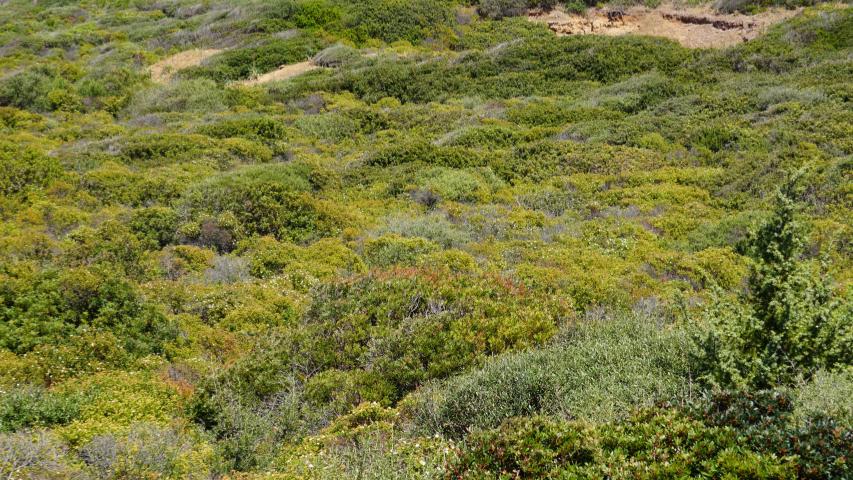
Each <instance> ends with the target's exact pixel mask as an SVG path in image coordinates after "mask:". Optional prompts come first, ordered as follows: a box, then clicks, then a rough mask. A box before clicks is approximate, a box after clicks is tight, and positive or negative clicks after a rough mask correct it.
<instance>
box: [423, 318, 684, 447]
mask: <svg viewBox="0 0 853 480" xmlns="http://www.w3.org/2000/svg"><path fill="white" fill-rule="evenodd" d="M624 315H625V318H622V319H620V318H618V317H616V318H614V317H608V318H606V319H605V320H602V321H601V322H595V321H593V322H589V323H586V324H581V325H578V326H576V327H571V328H569V329H568V330H566V331H565V332H564V333H563V334H561V335H560V336H559V337H558V339H557V340H556V341H555V343H554V344H553V345H550V346H548V347H546V348H543V349H539V350H532V351H529V352H523V353H515V354H509V355H504V356H500V357H497V358H494V359H491V360H490V361H489V362H487V363H486V365H485V366H484V367H483V368H482V369H479V370H473V371H471V372H468V373H465V374H463V375H460V376H458V377H454V378H451V379H450V380H448V381H446V382H444V383H437V384H433V385H431V386H430V387H429V388H428V389H423V390H422V391H420V392H418V393H416V394H415V395H414V397H413V398H411V399H410V400H409V401H410V402H411V403H410V407H411V408H412V414H413V416H414V417H413V418H414V420H415V422H416V423H418V424H420V425H421V426H422V427H424V428H426V431H427V432H442V433H444V434H448V435H452V436H454V437H458V436H462V435H463V434H465V433H466V432H467V431H469V430H471V429H476V428H491V427H496V426H498V425H500V423H501V422H503V421H504V420H505V419H507V418H510V417H515V416H523V415H535V414H539V413H546V414H552V415H558V416H561V417H563V418H579V419H585V420H599V421H602V420H603V421H606V420H612V419H617V418H620V417H622V416H624V415H625V414H626V413H627V412H629V411H631V409H633V408H636V407H639V406H650V405H654V404H655V403H656V402H659V401H666V400H670V399H684V398H687V397H689V396H690V380H691V368H690V364H689V361H688V353H689V352H690V343H689V341H688V337H687V335H686V334H685V333H684V332H683V331H680V330H678V329H674V327H672V326H663V327H661V326H659V325H658V320H657V319H655V318H649V317H643V316H637V315H633V314H624Z"/></svg>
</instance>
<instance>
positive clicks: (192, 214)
mask: <svg viewBox="0 0 853 480" xmlns="http://www.w3.org/2000/svg"><path fill="white" fill-rule="evenodd" d="M308 174H309V172H308V169H307V168H306V167H305V166H304V165H295V164H292V165H265V166H257V167H247V168H243V169H240V170H238V171H235V172H233V173H228V174H223V175H219V176H215V177H212V178H210V179H209V180H206V181H204V182H202V183H200V184H198V185H196V186H194V187H193V188H191V189H190V190H189V191H188V192H187V193H186V194H185V196H184V198H183V199H182V202H183V205H184V206H185V207H186V208H187V215H188V216H189V218H200V217H203V215H204V214H208V215H212V216H219V217H220V218H223V217H222V215H228V216H230V217H231V218H234V219H235V220H236V223H237V224H236V225H235V227H237V228H239V229H240V230H241V231H242V232H243V233H244V234H245V235H249V236H251V235H272V236H274V237H276V238H279V239H288V240H296V241H305V240H308V239H310V238H315V237H322V236H326V235H328V234H329V233H331V232H332V231H333V230H334V228H335V222H334V220H333V219H331V218H329V216H328V215H327V214H326V213H325V212H323V211H322V210H320V209H318V207H317V205H316V202H315V200H314V199H313V198H312V197H311V195H310V190H311V185H310V183H309V180H308V178H307V177H308Z"/></svg>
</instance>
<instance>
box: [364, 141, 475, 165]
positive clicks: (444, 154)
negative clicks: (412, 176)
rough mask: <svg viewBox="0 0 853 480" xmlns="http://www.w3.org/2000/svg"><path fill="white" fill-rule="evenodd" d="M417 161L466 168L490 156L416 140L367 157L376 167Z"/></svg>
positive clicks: (368, 162) (369, 162)
mask: <svg viewBox="0 0 853 480" xmlns="http://www.w3.org/2000/svg"><path fill="white" fill-rule="evenodd" d="M415 162H421V163H424V164H426V165H437V166H442V167H452V168H464V167H478V166H484V165H486V162H488V157H486V156H484V155H482V154H481V153H480V152H478V151H475V150H467V149H464V148H459V147H439V146H436V145H435V144H433V143H429V142H423V141H414V142H411V143H406V144H402V145H395V146H393V147H390V148H386V149H384V150H381V151H379V152H376V154H374V155H373V156H371V157H370V158H368V159H367V162H366V164H367V165H370V166H375V167H392V166H396V165H403V164H406V163H415Z"/></svg>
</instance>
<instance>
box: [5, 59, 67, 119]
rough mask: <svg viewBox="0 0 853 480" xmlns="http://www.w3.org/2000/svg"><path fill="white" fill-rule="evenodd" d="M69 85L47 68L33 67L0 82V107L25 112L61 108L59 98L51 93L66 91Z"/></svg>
mask: <svg viewBox="0 0 853 480" xmlns="http://www.w3.org/2000/svg"><path fill="white" fill-rule="evenodd" d="M69 88H70V84H69V83H68V82H66V81H64V80H63V79H62V78H61V77H58V76H57V73H56V72H55V70H53V69H51V68H49V67H34V68H30V69H28V70H26V71H23V72H20V73H17V74H15V75H12V76H9V77H6V78H4V79H3V80H2V81H0V105H2V106H12V107H18V108H22V109H27V110H35V111H49V110H53V109H55V108H58V107H61V106H62V105H61V103H60V99H59V97H56V98H55V99H54V100H51V99H50V98H49V94H50V93H51V92H54V91H56V92H61V91H63V90H65V91H67V89H69Z"/></svg>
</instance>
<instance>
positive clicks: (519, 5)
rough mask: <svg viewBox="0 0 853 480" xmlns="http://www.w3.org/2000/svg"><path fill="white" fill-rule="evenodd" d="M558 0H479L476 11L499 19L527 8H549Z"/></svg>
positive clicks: (523, 11) (522, 11)
mask: <svg viewBox="0 0 853 480" xmlns="http://www.w3.org/2000/svg"><path fill="white" fill-rule="evenodd" d="M557 3H559V2H558V0H479V2H478V5H477V11H478V12H479V13H480V15H482V16H483V17H486V18H491V19H498V20H499V19H501V18H504V17H514V16H517V15H522V14H524V13H526V12H527V10H528V9H529V8H543V9H551V8H554V7H555V6H556V5H557Z"/></svg>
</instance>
